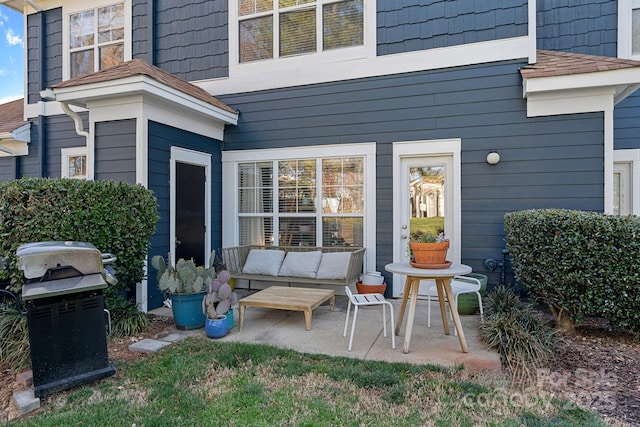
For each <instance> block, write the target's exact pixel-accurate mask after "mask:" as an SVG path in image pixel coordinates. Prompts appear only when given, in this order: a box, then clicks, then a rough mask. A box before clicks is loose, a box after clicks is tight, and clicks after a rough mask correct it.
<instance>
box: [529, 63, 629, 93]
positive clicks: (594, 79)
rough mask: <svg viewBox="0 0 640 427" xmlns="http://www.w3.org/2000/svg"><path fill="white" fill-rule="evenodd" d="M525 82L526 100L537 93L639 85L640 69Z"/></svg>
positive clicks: (536, 79) (542, 78) (536, 78)
mask: <svg viewBox="0 0 640 427" xmlns="http://www.w3.org/2000/svg"><path fill="white" fill-rule="evenodd" d="M523 80H524V82H523V84H522V86H523V89H524V97H525V98H526V97H528V96H529V94H531V93H536V92H548V91H556V90H566V89H585V88H595V87H602V86H627V85H632V84H637V83H640V68H625V69H621V70H611V71H600V72H596V73H584V74H570V75H564V76H550V77H532V78H525V79H523Z"/></svg>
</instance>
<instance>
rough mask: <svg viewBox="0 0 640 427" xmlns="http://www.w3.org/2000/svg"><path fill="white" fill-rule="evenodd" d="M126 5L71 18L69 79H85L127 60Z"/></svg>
mask: <svg viewBox="0 0 640 427" xmlns="http://www.w3.org/2000/svg"><path fill="white" fill-rule="evenodd" d="M125 34H126V32H125V4H124V3H116V4H111V5H108V6H102V7H97V8H95V9H88V10H83V11H80V12H76V13H71V14H70V15H69V41H68V43H69V45H68V46H69V76H70V78H74V77H79V76H83V75H86V74H90V73H93V72H95V71H99V70H102V69H104V68H108V67H111V66H114V65H117V64H120V63H121V62H123V61H124V60H125V38H126V37H125Z"/></svg>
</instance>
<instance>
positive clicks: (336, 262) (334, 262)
mask: <svg viewBox="0 0 640 427" xmlns="http://www.w3.org/2000/svg"><path fill="white" fill-rule="evenodd" d="M350 259H351V252H327V253H324V254H322V260H320V266H319V267H318V272H317V273H316V279H334V280H335V279H344V278H345V277H347V269H348V268H349V260H350Z"/></svg>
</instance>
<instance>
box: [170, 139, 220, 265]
mask: <svg viewBox="0 0 640 427" xmlns="http://www.w3.org/2000/svg"><path fill="white" fill-rule="evenodd" d="M176 162H180V163H188V164H191V165H196V166H202V167H204V173H205V178H204V179H205V183H204V192H205V194H204V215H205V220H204V224H205V237H204V260H205V264H207V263H208V262H209V256H210V255H211V154H208V153H202V152H199V151H193V150H188V149H186V148H180V147H171V159H170V161H169V181H170V184H169V185H170V191H169V206H170V210H169V224H170V225H169V251H170V252H171V259H170V260H169V262H171V264H174V265H175V261H176V260H175V259H174V257H175V253H176Z"/></svg>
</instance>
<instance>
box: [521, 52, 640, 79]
mask: <svg viewBox="0 0 640 427" xmlns="http://www.w3.org/2000/svg"><path fill="white" fill-rule="evenodd" d="M536 56H537V62H536V63H535V64H531V65H528V66H526V67H522V68H520V74H521V75H522V77H523V78H533V77H552V76H567V75H573V74H586V73H597V72H600V71H612V70H620V69H625V68H636V67H640V61H633V60H631V59H620V58H610V57H608V56H595V55H585V54H581V53H571V52H556V51H552V50H538V51H537V55H536Z"/></svg>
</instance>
